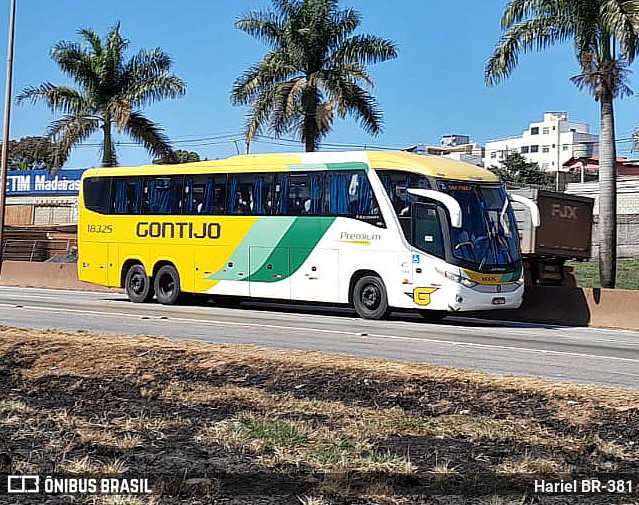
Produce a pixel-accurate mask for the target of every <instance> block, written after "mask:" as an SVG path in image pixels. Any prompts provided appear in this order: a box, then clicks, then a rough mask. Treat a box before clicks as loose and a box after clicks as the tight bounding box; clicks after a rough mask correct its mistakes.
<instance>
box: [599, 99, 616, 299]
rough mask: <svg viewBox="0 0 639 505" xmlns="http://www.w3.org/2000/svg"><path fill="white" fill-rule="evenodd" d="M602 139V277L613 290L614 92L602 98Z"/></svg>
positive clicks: (602, 285)
mask: <svg viewBox="0 0 639 505" xmlns="http://www.w3.org/2000/svg"><path fill="white" fill-rule="evenodd" d="M600 104H601V133H600V137H599V278H600V280H601V287H603V288H614V287H615V282H616V275H617V151H616V148H615V118H614V112H613V97H612V93H608V92H605V93H604V94H603V95H602V97H601V101H600Z"/></svg>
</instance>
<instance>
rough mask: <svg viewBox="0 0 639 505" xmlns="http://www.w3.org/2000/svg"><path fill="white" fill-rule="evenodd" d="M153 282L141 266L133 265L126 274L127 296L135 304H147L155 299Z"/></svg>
mask: <svg viewBox="0 0 639 505" xmlns="http://www.w3.org/2000/svg"><path fill="white" fill-rule="evenodd" d="M151 284H152V281H151V279H149V276H148V275H146V270H145V269H144V267H143V266H142V265H140V264H137V265H133V266H132V267H131V268H129V270H128V271H127V273H126V277H125V278H124V287H125V289H126V294H127V296H128V297H129V300H131V301H132V302H134V303H145V302H149V301H151V299H152V298H153V289H151Z"/></svg>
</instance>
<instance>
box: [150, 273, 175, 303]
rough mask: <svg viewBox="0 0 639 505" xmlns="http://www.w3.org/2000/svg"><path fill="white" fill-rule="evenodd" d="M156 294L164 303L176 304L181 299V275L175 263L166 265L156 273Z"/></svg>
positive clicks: (159, 300)
mask: <svg viewBox="0 0 639 505" xmlns="http://www.w3.org/2000/svg"><path fill="white" fill-rule="evenodd" d="M154 286H155V296H157V299H158V302H160V303H161V304H163V305H174V304H176V303H177V302H178V300H179V299H180V276H179V275H178V273H177V270H176V269H175V267H174V266H173V265H164V266H163V267H162V268H160V269H159V270H158V273H157V274H155V284H154Z"/></svg>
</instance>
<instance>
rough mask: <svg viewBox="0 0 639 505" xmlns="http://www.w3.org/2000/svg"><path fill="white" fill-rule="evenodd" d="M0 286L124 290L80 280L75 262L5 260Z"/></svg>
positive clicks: (104, 290) (0, 276)
mask: <svg viewBox="0 0 639 505" xmlns="http://www.w3.org/2000/svg"><path fill="white" fill-rule="evenodd" d="M0 286H23V287H29V288H52V289H75V290H79V291H101V292H110V291H116V292H123V290H121V289H112V288H105V287H102V286H96V285H95V284H89V283H88V282H82V281H80V280H78V271H77V265H76V264H75V263H49V262H44V263H40V262H28V261H3V262H2V272H1V274H0Z"/></svg>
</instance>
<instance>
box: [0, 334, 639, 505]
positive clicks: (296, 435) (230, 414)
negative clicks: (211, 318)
mask: <svg viewBox="0 0 639 505" xmlns="http://www.w3.org/2000/svg"><path fill="white" fill-rule="evenodd" d="M0 355H2V360H0V372H4V373H5V376H6V377H8V380H9V381H11V384H10V387H11V391H12V394H11V396H8V395H5V394H3V392H2V391H0V435H2V436H3V437H4V438H0V440H6V442H0V455H1V453H2V451H3V450H4V449H3V443H4V444H6V445H7V447H8V448H9V451H11V454H12V460H11V470H12V471H22V472H24V473H45V472H68V473H74V474H81V473H110V474H123V473H125V472H127V471H131V470H134V471H148V472H152V471H157V472H165V473H168V474H171V475H173V474H174V475H177V476H181V477H183V478H182V479H181V480H178V481H177V482H176V483H174V485H173V486H174V487H172V488H166V489H167V493H165V495H166V496H165V495H162V496H160V497H153V498H147V497H144V498H136V497H132V498H126V497H124V498H105V497H99V498H97V497H96V498H93V502H92V503H94V504H95V505H156V502H157V505H164V504H165V503H166V504H173V503H178V502H173V501H171V499H172V498H171V497H170V496H172V495H171V493H186V494H187V495H189V496H192V495H193V494H194V493H196V491H195V490H197V493H199V495H197V496H196V497H195V498H194V500H195V501H193V502H192V503H194V504H195V503H208V502H207V501H206V499H205V498H203V496H207V497H210V496H216V497H217V496H218V495H219V494H220V493H224V492H230V491H228V489H229V486H231V487H232V485H233V479H231V480H230V481H229V480H227V481H224V477H223V475H222V476H219V475H218V476H216V475H217V474H216V472H230V474H231V475H232V476H235V477H237V478H240V477H241V476H242V475H245V474H246V475H248V477H247V478H248V479H249V480H248V481H247V482H245V483H244V484H238V486H240V485H242V486H247V485H248V486H251V485H253V484H255V485H256V486H257V487H258V488H259V489H260V493H261V495H265V496H266V495H269V494H278V493H280V492H284V491H282V490H283V489H287V488H286V486H287V485H290V484H291V482H290V479H291V478H292V479H293V485H294V486H295V485H299V489H301V490H303V491H301V492H299V493H297V494H295V493H292V494H293V495H294V496H293V499H292V500H291V495H288V496H287V501H285V502H283V503H295V502H297V503H302V504H304V505H328V504H333V503H335V504H340V503H343V502H345V501H346V502H348V501H349V500H350V501H352V502H353V503H360V502H361V503H393V504H395V503H397V504H399V503H402V504H412V503H414V502H412V501H411V498H410V496H408V497H407V496H406V495H405V489H404V487H403V486H405V485H406V482H418V483H420V485H421V484H423V483H429V482H437V483H440V484H441V485H443V486H448V485H450V484H451V483H456V482H459V481H460V480H461V481H463V480H464V478H465V477H466V476H471V475H474V474H475V473H476V472H484V471H488V472H494V473H495V474H496V475H506V476H508V475H515V476H517V475H532V476H559V475H562V474H564V473H567V472H570V471H572V470H575V471H580V472H591V471H592V472H601V471H613V470H614V471H624V472H627V471H636V470H637V461H638V460H639V447H638V446H637V444H636V439H637V422H636V420H637V414H638V413H639V393H638V392H636V391H625V390H617V389H613V388H600V387H594V386H577V385H571V384H559V383H552V382H549V381H543V380H537V379H529V378H516V377H498V376H494V375H489V374H482V373H479V372H468V371H463V370H455V369H451V368H441V367H434V366H428V365H415V364H411V365H408V364H403V363H397V362H390V361H383V360H371V359H356V358H350V357H343V356H333V355H331V356H327V355H325V354H322V353H316V352H306V351H305V352H297V351H290V350H287V351H276V350H265V349H260V348H257V347H254V346H218V345H215V346H214V345H208V344H202V343H196V342H176V341H172V340H169V339H164V338H151V337H131V336H121V337H104V336H97V335H91V334H88V333H84V332H83V333H77V334H75V333H61V332H52V331H49V332H37V331H26V330H18V329H11V328H1V327H0ZM633 441H634V442H635V443H632V442H633ZM567 462H570V463H567ZM0 464H1V463H0ZM203 468H204V469H206V472H211V475H208V474H205V475H195V474H197V472H198V471H201V470H200V469H203ZM251 472H257V474H259V475H262V474H263V475H264V477H261V478H262V479H263V480H262V481H260V480H259V479H260V477H255V478H253V477H251V475H253V474H252V473H251ZM0 473H2V468H0ZM193 475H195V476H193ZM308 476H311V477H312V479H311V481H310V482H312V485H310V489H311V491H310V492H309V485H307V483H306V481H305V480H304V479H305V478H307V477H308ZM318 476H319V477H318ZM235 477H233V478H235ZM278 479H279V480H278ZM296 479H298V480H299V479H301V480H300V481H299V482H297V480H296ZM313 479H315V480H313ZM407 479H408V480H407ZM410 479H413V481H411V480H410ZM188 482H191V484H188ZM295 489H298V488H295ZM238 492H239V491H238ZM197 493H196V494H197ZM429 493H430V494H432V493H433V491H432V490H431V491H424V494H429ZM198 499H201V501H197V500H198ZM216 499H217V498H216ZM109 500H112V501H109ZM117 500H123V501H121V502H118V501H117ZM127 500H128V501H127ZM246 500H248V501H244V502H242V501H240V502H237V503H254V502H255V503H257V502H259V500H257V501H255V500H253V498H250V497H249V498H246ZM358 500H360V501H358ZM518 500H519V498H517V497H510V498H505V497H497V496H484V497H482V498H481V499H477V500H476V501H475V502H473V503H477V504H478V505H514V504H516V503H523V502H522V501H518ZM184 503H186V502H184ZM221 503H222V502H221ZM224 503H225V502H224ZM260 503H261V502H260ZM278 503H279V502H278ZM441 503H446V504H448V503H455V502H454V501H451V502H444V501H443V502H441Z"/></svg>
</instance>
